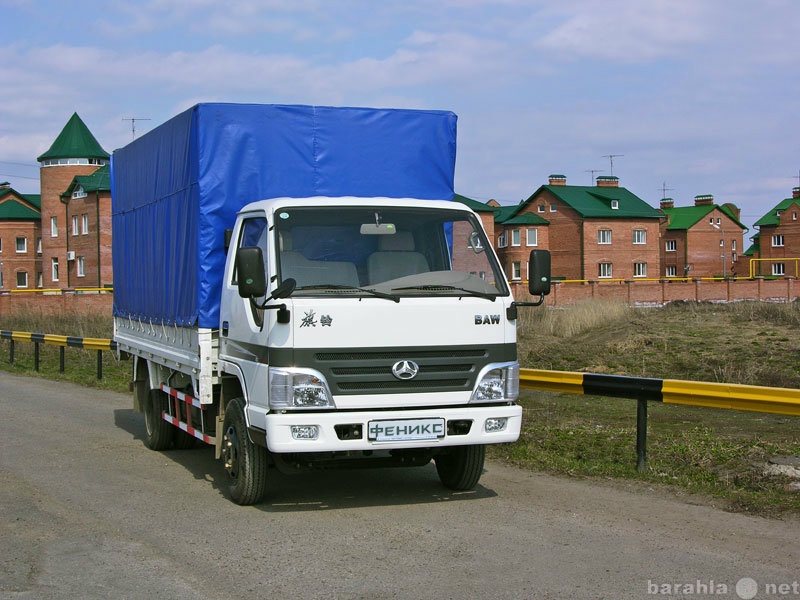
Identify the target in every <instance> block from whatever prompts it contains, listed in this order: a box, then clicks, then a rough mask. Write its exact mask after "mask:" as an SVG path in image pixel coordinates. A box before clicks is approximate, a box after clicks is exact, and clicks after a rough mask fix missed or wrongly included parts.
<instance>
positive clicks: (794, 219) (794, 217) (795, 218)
mask: <svg viewBox="0 0 800 600" xmlns="http://www.w3.org/2000/svg"><path fill="white" fill-rule="evenodd" d="M792 221H797V212H793V213H792Z"/></svg>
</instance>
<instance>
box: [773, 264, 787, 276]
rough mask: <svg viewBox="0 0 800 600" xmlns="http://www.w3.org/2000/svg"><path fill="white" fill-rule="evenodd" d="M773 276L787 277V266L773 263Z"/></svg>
mask: <svg viewBox="0 0 800 600" xmlns="http://www.w3.org/2000/svg"><path fill="white" fill-rule="evenodd" d="M772 274H773V275H786V265H785V264H784V263H772Z"/></svg>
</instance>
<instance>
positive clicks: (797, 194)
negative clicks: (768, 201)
mask: <svg viewBox="0 0 800 600" xmlns="http://www.w3.org/2000/svg"><path fill="white" fill-rule="evenodd" d="M792 198H800V187H796V188H792Z"/></svg>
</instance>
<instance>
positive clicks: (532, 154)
mask: <svg viewBox="0 0 800 600" xmlns="http://www.w3.org/2000/svg"><path fill="white" fill-rule="evenodd" d="M0 22H2V24H3V42H4V43H3V44H2V46H0V80H2V84H0V181H8V182H9V183H10V184H11V186H12V187H13V188H14V189H16V190H17V191H19V192H21V193H38V192H39V183H38V163H36V157H37V156H39V155H40V154H41V153H43V152H44V151H46V150H47V149H48V148H49V147H50V145H51V144H52V142H53V141H54V140H55V138H56V136H57V135H58V133H59V132H60V131H61V129H62V128H63V127H64V125H65V124H66V122H67V120H68V119H69V118H70V116H71V115H72V113H73V112H77V113H78V114H79V115H80V117H81V118H82V119H83V121H84V122H85V123H86V125H87V126H88V127H89V129H90V130H91V131H92V133H93V134H94V135H95V137H96V138H97V140H98V141H99V142H100V144H101V145H102V146H103V148H104V149H105V150H106V151H108V152H113V151H114V149H116V148H120V147H122V146H124V145H125V144H127V143H129V142H130V140H131V139H132V136H133V135H134V131H133V128H132V125H135V135H136V136H138V135H141V134H143V133H145V132H146V131H148V130H149V129H151V128H153V127H155V126H157V125H158V124H160V123H162V122H164V121H166V120H167V119H169V118H170V117H172V116H174V115H176V114H178V113H179V112H182V111H183V110H185V109H187V108H189V107H190V106H192V105H194V104H196V103H198V102H243V103H253V102H255V103H266V104H310V105H324V106H367V107H382V108H416V109H440V110H451V111H453V112H455V113H456V114H457V115H458V149H457V160H456V172H455V190H456V192H457V193H459V194H462V195H464V196H468V197H470V198H474V199H476V200H480V201H483V202H485V201H488V200H490V199H496V200H497V201H498V202H500V203H501V204H515V203H517V202H519V201H520V200H522V199H525V198H527V197H528V196H530V195H531V194H532V193H533V192H534V191H536V189H538V188H539V186H541V185H543V184H546V183H547V179H548V175H550V174H553V173H558V174H563V175H566V177H567V183H568V184H571V185H592V183H593V177H596V176H598V175H614V176H617V177H619V181H620V186H623V187H626V188H627V189H628V190H630V191H631V192H633V193H634V194H636V195H637V196H639V197H640V198H642V199H643V200H645V201H647V202H648V203H650V204H651V205H652V206H654V207H658V206H659V201H660V199H661V198H662V197H664V196H665V195H666V196H668V197H671V198H674V200H675V205H676V206H689V205H692V204H693V203H694V196H696V195H700V194H713V196H714V200H715V202H716V203H717V204H724V203H728V202H730V203H733V204H735V205H737V206H738V207H740V208H741V209H742V218H741V220H742V222H743V223H744V224H745V225H746V226H747V227H749V228H750V232H749V233H748V234H746V238H747V237H749V236H750V235H752V234H754V233H756V230H755V229H753V227H752V224H753V223H754V222H755V221H756V220H757V219H758V218H760V217H761V216H763V215H764V214H765V213H767V212H768V211H769V210H770V209H771V208H772V207H774V206H775V205H776V204H778V202H780V201H781V200H782V199H784V198H787V197H790V196H791V195H792V188H793V187H796V186H800V135H798V133H800V131H798V129H799V127H798V118H800V110H798V109H800V103H799V102H798V99H800V36H798V35H797V32H796V29H797V25H798V23H800V2H797V0H647V1H642V0H603V1H602V2H599V1H598V0H494V1H489V0H436V1H435V2H432V1H431V0H403V1H402V2H380V1H373V0H340V1H337V0H235V1H234V0H139V1H138V2H130V1H129V0H128V1H124V2H121V1H117V0H104V1H102V2H97V1H94V0H87V1H82V2H52V1H36V0H0ZM132 118H134V119H137V120H136V121H133V122H132V121H131V120H130V119H132ZM610 155H614V157H613V171H612V159H611V158H609V156H610Z"/></svg>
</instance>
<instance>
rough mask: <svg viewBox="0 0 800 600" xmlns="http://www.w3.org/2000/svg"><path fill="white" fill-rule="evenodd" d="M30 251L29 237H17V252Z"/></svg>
mask: <svg viewBox="0 0 800 600" xmlns="http://www.w3.org/2000/svg"><path fill="white" fill-rule="evenodd" d="M27 251H28V238H25V237H18V238H17V254H25V253H26V252H27Z"/></svg>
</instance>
